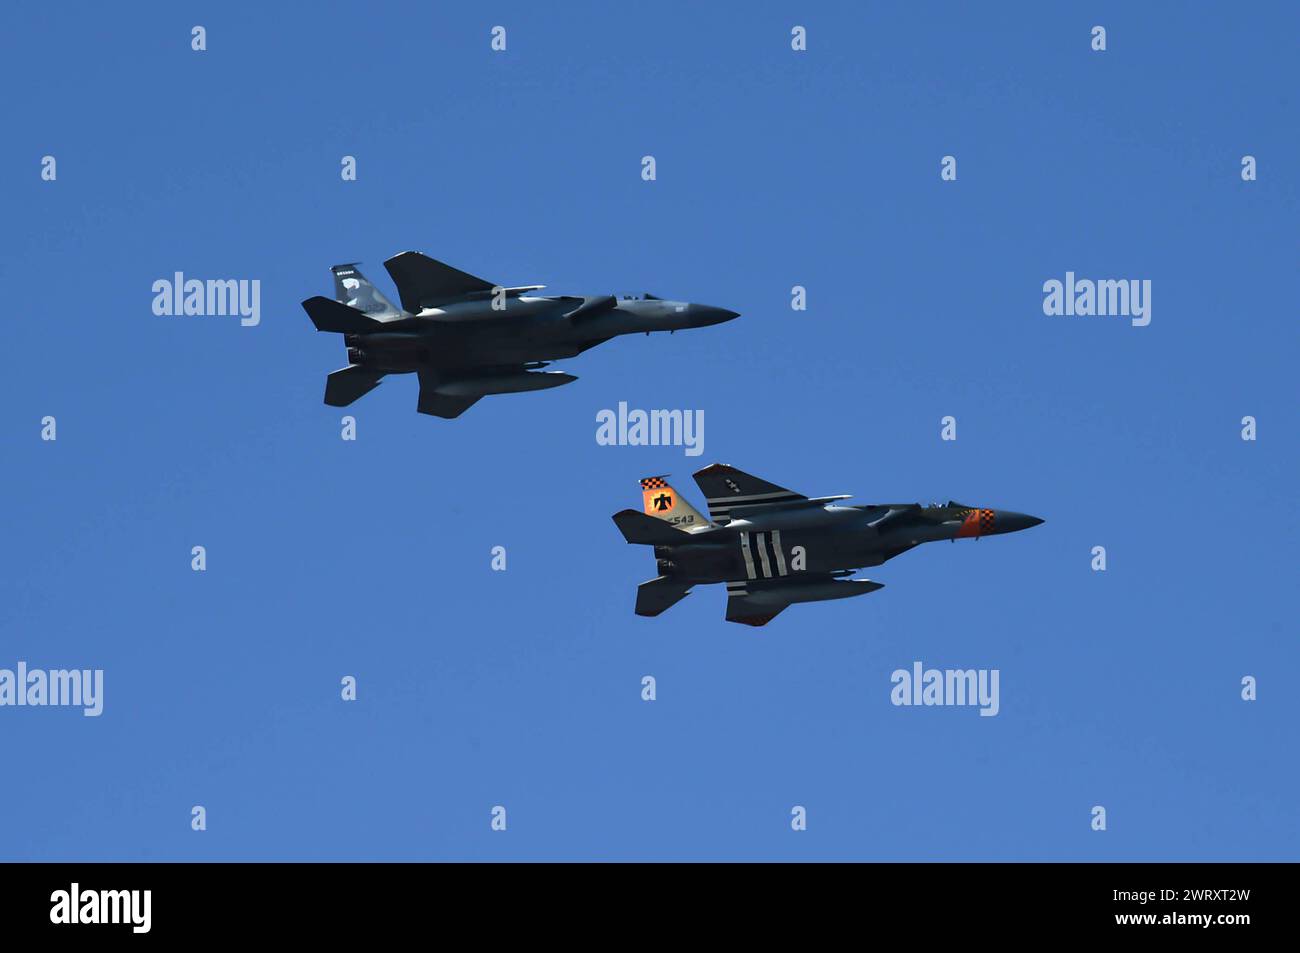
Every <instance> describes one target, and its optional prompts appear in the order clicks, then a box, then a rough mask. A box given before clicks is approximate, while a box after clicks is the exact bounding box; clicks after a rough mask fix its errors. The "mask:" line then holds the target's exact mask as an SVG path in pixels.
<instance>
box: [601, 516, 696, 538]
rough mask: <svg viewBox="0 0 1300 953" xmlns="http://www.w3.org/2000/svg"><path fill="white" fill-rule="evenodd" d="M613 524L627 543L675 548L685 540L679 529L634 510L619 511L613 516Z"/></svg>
mask: <svg viewBox="0 0 1300 953" xmlns="http://www.w3.org/2000/svg"><path fill="white" fill-rule="evenodd" d="M614 524H615V525H616V526H617V527H618V528H619V530H620V531H621V532H622V534H623V538H624V539H626V540H627V541H628V542H629V543H638V544H640V545H643V546H676V545H677V544H678V543H681V542H683V541H684V540H685V539H686V534H685V533H683V532H682V531H681V530H680V529H674V528H673V527H672V526H670V525H669V524H668V523H665V522H664V521H663V520H660V519H655V518H654V517H653V516H646V514H644V513H638V512H637V511H636V510H621V511H619V512H618V513H615V514H614Z"/></svg>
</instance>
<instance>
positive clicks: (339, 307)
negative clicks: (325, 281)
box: [302, 295, 384, 334]
mask: <svg viewBox="0 0 1300 953" xmlns="http://www.w3.org/2000/svg"><path fill="white" fill-rule="evenodd" d="M302 309H303V310H304V311H306V312H307V317H309V318H311V323H312V324H314V325H316V330H317V331H333V332H334V333H336V334H369V333H371V332H372V331H378V330H380V329H381V328H383V326H384V324H383V322H382V321H376V320H375V319H374V318H371V317H367V316H366V315H364V314H362V313H361V312H360V311H357V310H355V309H354V308H349V307H348V306H347V305H345V304H340V303H339V302H337V301H331V300H330V299H329V298H325V297H322V296H321V295H317V296H316V297H314V298H308V299H307V300H306V301H304V302H303V303H302Z"/></svg>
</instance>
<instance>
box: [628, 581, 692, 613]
mask: <svg viewBox="0 0 1300 953" xmlns="http://www.w3.org/2000/svg"><path fill="white" fill-rule="evenodd" d="M690 592H691V584H690V583H688V582H678V581H677V580H676V579H670V578H669V577H668V576H660V577H659V578H658V579H651V580H650V581H649V582H643V583H641V585H639V586H637V587H636V614H637V615H658V614H659V613H661V612H663V611H664V610H665V609H671V608H672V607H673V606H675V605H676V604H677V603H679V602H681V601H682V599H684V598H685V597H686V596H688V595H690Z"/></svg>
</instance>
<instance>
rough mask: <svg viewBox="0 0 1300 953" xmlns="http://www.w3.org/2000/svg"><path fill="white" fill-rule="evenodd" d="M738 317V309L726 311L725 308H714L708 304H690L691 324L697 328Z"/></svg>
mask: <svg viewBox="0 0 1300 953" xmlns="http://www.w3.org/2000/svg"><path fill="white" fill-rule="evenodd" d="M738 317H740V312H739V311H728V310H727V309H726V308H715V307H713V306H712V305H708V304H693V305H691V324H692V325H694V326H695V327H697V328H705V327H708V326H709V325H711V324H722V323H723V322H724V321H730V320H732V319H733V318H738Z"/></svg>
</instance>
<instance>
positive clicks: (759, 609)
mask: <svg viewBox="0 0 1300 953" xmlns="http://www.w3.org/2000/svg"><path fill="white" fill-rule="evenodd" d="M841 575H843V574H841V573H800V574H799V575H798V576H797V577H795V576H790V577H786V578H783V579H779V580H778V579H749V580H740V581H737V582H729V583H727V621H728V622H740V623H742V624H743V625H753V626H760V625H767V624H768V623H769V622H771V621H772V620H773V619H775V618H776V617H777V616H778V615H780V614H781V613H782V612H784V611H785V610H786V609H787V608H789V607H790V606H792V605H793V604H794V603H796V602H824V601H826V600H828V599H847V598H851V597H853V596H861V595H866V594H867V593H869V592H875V591H876V590H877V589H883V588H884V586H883V585H882V584H881V583H878V582H872V581H871V580H870V579H843V578H840V576H841Z"/></svg>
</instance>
